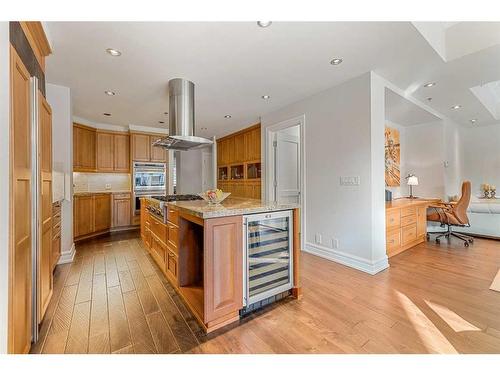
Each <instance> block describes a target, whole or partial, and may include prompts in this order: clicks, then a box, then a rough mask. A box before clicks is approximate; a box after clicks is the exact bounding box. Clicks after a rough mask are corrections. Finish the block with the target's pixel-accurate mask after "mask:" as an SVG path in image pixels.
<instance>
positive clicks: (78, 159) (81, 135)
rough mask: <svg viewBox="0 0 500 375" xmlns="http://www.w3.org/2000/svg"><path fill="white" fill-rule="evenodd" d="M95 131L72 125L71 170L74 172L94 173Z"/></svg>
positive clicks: (83, 126) (87, 127)
mask: <svg viewBox="0 0 500 375" xmlns="http://www.w3.org/2000/svg"><path fill="white" fill-rule="evenodd" d="M96 143H97V140H96V129H94V128H91V127H89V126H85V125H80V124H73V170H74V171H75V172H95V171H96V167H97V165H96V150H97V147H96Z"/></svg>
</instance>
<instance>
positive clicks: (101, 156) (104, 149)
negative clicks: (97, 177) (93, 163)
mask: <svg viewBox="0 0 500 375" xmlns="http://www.w3.org/2000/svg"><path fill="white" fill-rule="evenodd" d="M97 170H98V171H99V172H113V170H114V137H113V134H112V133H103V132H97Z"/></svg>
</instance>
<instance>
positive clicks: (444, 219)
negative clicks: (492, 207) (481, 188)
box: [427, 181, 474, 247]
mask: <svg viewBox="0 0 500 375" xmlns="http://www.w3.org/2000/svg"><path fill="white" fill-rule="evenodd" d="M470 196H471V184H470V181H464V182H463V183H462V196H461V197H460V199H459V200H458V202H456V203H439V204H437V205H431V206H429V208H431V209H433V211H432V212H431V213H429V214H428V215H427V221H434V222H438V223H440V224H441V227H442V228H444V227H447V229H446V231H445V232H428V233H427V240H429V239H430V235H431V234H439V235H438V236H437V237H436V243H440V242H441V241H440V239H441V238H442V237H445V238H446V239H447V240H448V241H449V240H450V238H451V236H453V237H456V238H458V239H460V240H462V241H464V246H465V247H469V244H471V243H473V242H474V239H473V238H472V237H470V236H466V235H465V234H462V233H460V234H458V233H456V232H454V231H453V230H452V227H459V228H463V227H470V224H469V218H468V217H467V208H468V207H469V203H470Z"/></svg>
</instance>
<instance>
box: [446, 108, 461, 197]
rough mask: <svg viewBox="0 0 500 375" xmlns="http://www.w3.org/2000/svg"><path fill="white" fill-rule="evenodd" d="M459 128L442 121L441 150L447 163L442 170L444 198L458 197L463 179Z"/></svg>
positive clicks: (447, 121) (453, 123)
mask: <svg viewBox="0 0 500 375" xmlns="http://www.w3.org/2000/svg"><path fill="white" fill-rule="evenodd" d="M460 129H461V126H460V125H458V124H456V123H455V122H453V121H451V120H450V119H447V118H444V119H443V148H444V160H445V162H446V163H447V166H446V168H445V169H444V194H445V198H448V197H450V196H454V195H457V194H458V195H460V192H461V191H462V181H463V179H464V177H463V165H464V161H463V153H464V150H463V147H462V142H461V139H460Z"/></svg>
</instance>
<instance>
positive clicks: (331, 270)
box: [32, 233, 500, 353]
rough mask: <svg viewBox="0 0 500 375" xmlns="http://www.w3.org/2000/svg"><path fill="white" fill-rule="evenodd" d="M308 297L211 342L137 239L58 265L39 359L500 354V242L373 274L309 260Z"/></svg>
mask: <svg viewBox="0 0 500 375" xmlns="http://www.w3.org/2000/svg"><path fill="white" fill-rule="evenodd" d="M302 256H303V259H302V264H301V267H302V269H301V272H302V280H303V291H304V297H303V298H302V299H301V300H298V301H297V300H294V299H291V298H290V299H285V300H283V301H280V302H278V303H276V304H274V305H272V306H270V307H268V308H266V309H264V310H260V311H258V312H256V313H253V314H251V315H250V316H248V317H245V318H244V319H242V320H241V321H240V322H238V323H234V324H232V325H231V326H229V327H227V328H224V329H222V330H221V331H217V332H215V333H213V334H209V335H205V334H204V333H203V332H202V331H201V329H200V327H199V326H198V324H197V323H196V321H195V319H194V318H193V316H192V315H191V314H190V313H189V311H188V310H187V309H186V307H185V306H184V304H183V303H182V301H181V299H180V297H179V296H178V295H177V294H176V292H175V291H174V289H173V288H172V287H171V285H170V284H169V283H168V282H167V281H166V279H165V278H164V277H163V275H162V274H161V272H160V270H159V269H158V268H157V267H156V265H155V264H154V261H153V260H152V259H151V258H150V257H149V255H148V254H147V253H146V251H145V250H144V247H143V246H142V243H141V241H140V239H139V238H138V237H137V234H135V233H134V234H132V235H129V236H122V237H116V236H114V237H106V238H103V239H99V240H94V241H92V242H87V243H84V244H82V245H79V246H78V247H77V256H76V259H75V261H74V263H73V264H71V265H63V266H58V267H57V269H56V274H55V278H54V282H55V284H54V297H53V300H52V302H51V304H50V305H49V308H48V311H47V315H46V318H45V320H44V322H43V323H42V327H41V338H42V339H41V340H40V341H39V343H38V344H37V345H36V346H34V348H33V349H32V352H33V353H87V352H88V353H500V314H499V312H500V293H499V292H494V291H491V290H489V286H490V284H491V282H492V280H493V278H494V277H495V275H496V273H497V272H498V269H499V268H500V241H493V240H485V239H476V240H475V243H474V244H473V245H472V246H471V247H470V248H464V247H463V246H462V244H461V242H458V241H457V242H454V241H452V243H451V244H446V243H441V245H440V246H436V245H435V244H434V243H432V242H429V243H424V244H421V245H419V246H417V247H415V248H414V249H411V250H409V251H406V252H404V253H402V254H399V255H397V256H395V257H393V258H391V259H390V263H391V267H390V268H389V269H387V270H385V271H383V272H381V273H379V274H377V275H375V276H370V275H368V274H365V273H362V272H360V271H356V270H354V269H351V268H348V267H345V266H342V265H340V264H337V263H333V262H329V261H326V260H324V259H321V258H318V257H315V256H312V255H310V254H307V253H303V255H302Z"/></svg>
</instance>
